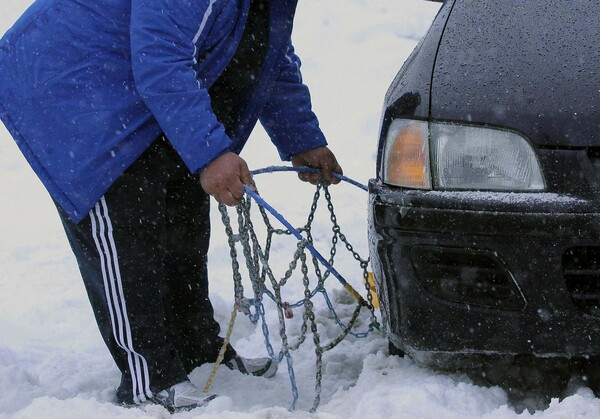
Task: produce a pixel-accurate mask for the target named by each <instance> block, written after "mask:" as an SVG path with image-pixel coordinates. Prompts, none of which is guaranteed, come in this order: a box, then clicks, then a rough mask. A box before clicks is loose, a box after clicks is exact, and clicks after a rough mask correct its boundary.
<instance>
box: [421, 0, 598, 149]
mask: <svg viewBox="0 0 600 419" xmlns="http://www.w3.org/2000/svg"><path fill="white" fill-rule="evenodd" d="M597 9H598V3H597V2H595V1H590V0H573V1H563V0H548V1H545V2H543V5H541V4H540V2H537V1H522V0H503V1H501V2H499V1H496V0H462V1H458V2H456V4H455V5H454V8H453V12H452V14H451V15H450V17H449V19H448V24H447V25H446V30H445V32H444V36H443V37H442V39H441V43H440V46H439V52H438V54H437V59H436V65H435V71H434V74H433V83H432V91H433V96H432V98H433V100H432V102H431V117H432V118H433V119H440V120H452V121H470V122H473V123H484V124H487V125H496V126H501V127H508V128H511V129H514V130H517V131H520V132H521V133H523V134H525V136H526V137H527V138H529V139H530V140H531V141H532V142H534V143H536V144H539V145H544V146H575V147H580V146H596V145H598V142H599V138H600V106H599V103H600V68H599V67H598V63H599V62H600V43H599V42H598V39H600V20H599V19H598V12H597ZM515 45H518V47H515ZM574 86H576V88H574ZM592 121H593V122H592Z"/></svg>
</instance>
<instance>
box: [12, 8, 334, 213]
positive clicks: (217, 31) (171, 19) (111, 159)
mask: <svg viewBox="0 0 600 419" xmlns="http://www.w3.org/2000/svg"><path fill="white" fill-rule="evenodd" d="M270 3H271V4H270V8H271V9H270V19H271V29H270V34H269V47H268V51H267V54H266V58H265V62H264V65H263V67H262V70H261V75H260V77H259V80H258V82H257V85H256V89H255V90H254V93H253V94H252V95H251V96H250V97H247V98H244V100H243V102H242V105H241V107H242V110H241V115H242V117H241V118H240V122H239V124H238V125H237V129H236V130H235V132H234V133H233V134H232V135H231V138H230V137H229V136H228V135H227V134H226V133H225V130H224V127H223V125H222V124H221V123H220V122H219V121H218V120H217V118H216V116H215V114H214V112H213V111H212V109H211V101H210V97H209V94H208V91H207V89H208V88H209V87H210V86H211V85H212V84H213V83H214V82H215V80H216V79H217V78H218V76H219V75H220V73H221V72H222V71H223V69H224V68H225V66H226V64H227V63H228V61H229V60H230V59H231V57H232V56H233V54H234V52H235V50H236V47H237V45H238V43H239V41H240V38H241V35H242V32H243V29H244V25H245V22H246V17H247V11H248V9H249V4H250V0H37V1H36V2H35V3H34V4H33V5H32V6H31V7H30V8H29V9H28V10H27V11H26V12H25V14H24V15H23V16H22V17H21V18H20V19H19V20H18V21H17V23H16V24H15V25H14V26H13V27H12V28H11V29H10V30H9V31H8V32H7V34H6V35H5V36H4V37H3V38H2V40H1V41H0V118H1V119H2V121H3V122H4V124H5V125H6V127H7V128H8V130H9V131H10V133H11V134H12V136H13V137H14V139H15V140H16V142H17V143H18V145H19V147H20V149H21V151H22V152H23V154H24V155H25V157H26V158H27V160H28V161H29V163H30V164H31V166H32V167H33V169H34V170H35V172H36V173H37V175H38V176H39V177H40V179H41V180H42V182H43V183H44V185H45V186H46V188H47V189H48V191H49V192H50V194H51V195H52V197H53V198H54V199H55V201H57V202H58V203H59V204H60V205H61V206H62V207H63V208H64V209H65V210H66V211H67V213H68V214H69V216H70V217H71V218H72V219H73V220H74V221H79V220H80V219H82V218H83V217H84V216H85V215H86V214H87V213H88V212H89V210H90V209H91V208H92V207H93V205H94V204H95V203H96V202H97V201H98V200H99V199H100V198H101V197H102V195H103V194H104V193H105V192H106V190H107V189H108V188H109V187H110V185H111V184H112V183H113V182H114V181H115V179H117V178H118V177H119V176H120V175H121V174H122V173H123V172H124V171H125V169H126V168H127V167H129V165H130V164H131V163H133V162H134V161H135V160H136V159H137V158H138V157H139V156H140V155H141V154H142V153H143V152H144V150H145V149H146V148H147V147H148V146H149V145H150V144H151V143H152V142H153V141H154V140H155V139H156V138H157V136H158V135H159V134H160V133H161V132H164V133H165V134H166V136H167V137H168V138H169V140H170V141H171V143H172V145H173V147H174V148H175V149H176V150H177V152H178V153H179V154H180V155H181V157H182V159H183V161H184V162H185V164H186V165H187V166H188V168H189V169H190V171H192V172H197V171H198V170H200V169H202V168H203V167H204V166H206V165H207V164H208V163H210V162H211V161H212V160H214V159H215V158H216V157H218V156H219V155H220V154H222V153H224V152H225V151H227V150H232V151H234V152H239V151H240V150H241V149H242V147H243V145H244V143H245V142H246V140H247V139H248V136H249V135H250V132H251V131H252V129H253V127H254V126H255V124H256V122H257V120H258V119H260V121H261V123H262V125H263V126H264V127H265V129H266V131H267V133H268V134H269V136H270V137H271V140H272V141H273V143H274V144H275V146H276V147H277V149H278V151H279V153H280V155H281V157H282V159H289V158H290V157H291V156H293V155H294V154H296V153H299V152H302V151H306V150H309V149H313V148H316V147H318V146H322V145H325V144H326V141H325V138H324V136H323V134H322V132H321V130H320V129H319V126H318V122H317V119H316V117H315V115H314V114H313V112H312V110H311V105H310V96H309V92H308V89H307V88H306V86H305V85H303V83H302V79H301V75H300V60H299V59H298V57H297V56H296V55H295V53H294V49H293V47H292V44H291V38H290V35H291V31H292V20H293V16H294V13H295V8H296V3H297V0H272V1H271V2H270Z"/></svg>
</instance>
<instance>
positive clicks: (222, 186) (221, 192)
mask: <svg viewBox="0 0 600 419" xmlns="http://www.w3.org/2000/svg"><path fill="white" fill-rule="evenodd" d="M200 185H201V186H202V189H204V191H205V192H206V193H207V194H209V195H212V196H213V197H214V198H215V199H216V200H217V202H219V203H221V204H225V205H229V206H235V205H237V204H239V203H240V202H241V200H242V197H243V196H244V185H248V186H250V187H253V186H254V184H253V182H252V174H251V173H250V170H248V165H247V164H246V162H245V161H244V159H242V158H241V157H240V156H238V155H237V154H235V153H232V152H227V153H225V154H222V155H221V156H219V157H217V158H216V159H215V160H213V161H212V162H210V163H209V164H208V166H206V167H205V168H204V170H202V171H201V172H200Z"/></svg>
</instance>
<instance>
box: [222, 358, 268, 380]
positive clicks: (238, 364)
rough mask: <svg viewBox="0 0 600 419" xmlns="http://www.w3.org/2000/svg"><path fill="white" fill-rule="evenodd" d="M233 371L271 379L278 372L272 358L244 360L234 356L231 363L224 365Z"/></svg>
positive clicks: (227, 362)
mask: <svg viewBox="0 0 600 419" xmlns="http://www.w3.org/2000/svg"><path fill="white" fill-rule="evenodd" d="M223 364H224V365H225V366H226V367H227V368H229V369H230V370H232V371H239V372H241V373H242V374H246V375H254V376H255V377H265V378H271V377H273V376H274V375H275V373H276V372H277V364H276V363H275V362H273V360H272V359H271V358H266V357H265V358H243V357H241V356H239V355H237V354H236V355H234V356H233V358H231V359H230V360H229V361H226V362H224V363H223Z"/></svg>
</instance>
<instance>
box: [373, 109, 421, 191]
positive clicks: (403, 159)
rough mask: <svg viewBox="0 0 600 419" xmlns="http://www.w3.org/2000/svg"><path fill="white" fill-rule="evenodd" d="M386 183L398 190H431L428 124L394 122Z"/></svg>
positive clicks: (387, 152)
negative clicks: (399, 188) (399, 187)
mask: <svg viewBox="0 0 600 419" xmlns="http://www.w3.org/2000/svg"><path fill="white" fill-rule="evenodd" d="M383 180H384V182H385V183H388V184H391V185H396V186H404V187H408V188H419V189H431V174H430V170H429V134H428V126H427V122H423V121H411V120H401V119H397V120H395V121H393V122H392V124H391V125H390V129H389V130H388V135H387V140H386V147H385V155H384V166H383Z"/></svg>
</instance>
